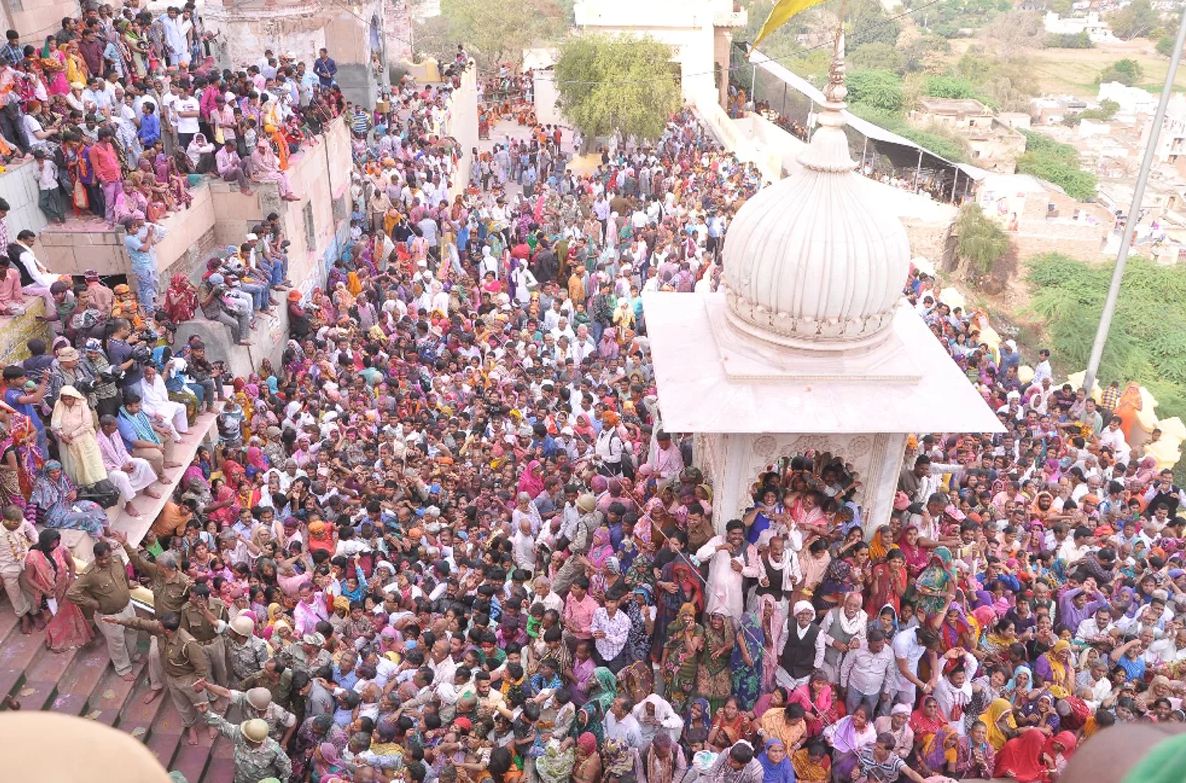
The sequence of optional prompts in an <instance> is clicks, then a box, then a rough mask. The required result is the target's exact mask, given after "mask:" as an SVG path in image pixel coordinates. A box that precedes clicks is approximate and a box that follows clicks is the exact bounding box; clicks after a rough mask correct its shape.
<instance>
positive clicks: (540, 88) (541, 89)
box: [533, 69, 569, 127]
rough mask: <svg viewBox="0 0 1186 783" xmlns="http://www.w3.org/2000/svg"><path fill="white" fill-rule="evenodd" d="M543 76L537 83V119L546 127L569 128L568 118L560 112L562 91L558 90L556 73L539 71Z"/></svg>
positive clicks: (535, 81)
mask: <svg viewBox="0 0 1186 783" xmlns="http://www.w3.org/2000/svg"><path fill="white" fill-rule="evenodd" d="M537 73H538V74H541V75H540V76H539V77H538V78H536V79H534V80H533V81H534V83H535V118H536V119H537V120H539V121H540V122H541V123H543V124H544V125H564V126H566V127H569V122H568V118H567V117H565V116H564V114H563V113H561V111H560V106H559V103H560V91H559V90H557V89H556V72H555V71H554V70H552V69H548V70H546V71H537Z"/></svg>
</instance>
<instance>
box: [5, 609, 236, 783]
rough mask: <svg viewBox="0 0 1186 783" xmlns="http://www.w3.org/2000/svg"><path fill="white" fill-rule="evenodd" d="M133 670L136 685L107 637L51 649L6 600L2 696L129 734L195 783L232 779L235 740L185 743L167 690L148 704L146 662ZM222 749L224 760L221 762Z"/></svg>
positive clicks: (30, 707) (204, 737) (27, 706)
mask: <svg viewBox="0 0 1186 783" xmlns="http://www.w3.org/2000/svg"><path fill="white" fill-rule="evenodd" d="M143 646H145V645H142V647H143ZM133 671H134V672H135V674H136V680H135V681H132V682H129V681H126V680H123V679H121V678H120V677H118V676H117V675H116V674H115V669H114V668H112V666H111V661H110V660H109V659H108V657H107V648H106V646H105V645H104V644H103V642H102V640H100V641H99V642H97V643H95V644H92V645H88V646H86V647H82V648H79V649H76V650H71V651H69V652H65V653H54V652H51V651H50V650H49V649H47V648H46V647H45V632H44V631H34V632H33V633H32V634H29V635H28V636H25V635H24V634H22V633H21V632H20V629H19V628H18V627H17V622H16V617H15V615H13V613H12V610H11V608H10V607H9V606H8V605H7V603H5V604H3V605H0V698H3V697H5V696H12V697H13V698H14V699H15V700H16V701H17V702H18V703H19V705H20V708H21V709H22V710H53V711H55V712H62V713H66V714H70V715H79V716H82V717H85V718H89V719H91V720H97V721H99V722H101V723H104V724H107V725H109V726H114V727H115V728H118V729H121V730H123V731H127V732H128V733H130V734H132V735H133V736H135V737H137V738H138V739H140V740H141V741H143V742H144V743H145V744H146V745H147V746H148V747H149V749H150V750H152V751H153V753H154V755H156V757H157V759H158V760H159V761H160V762H161V764H162V765H163V766H164V767H165V768H166V769H168V770H178V771H180V772H182V773H183V774H184V775H185V777H186V780H188V781H189V783H202V781H210V783H215V781H221V782H222V783H225V781H229V780H230V779H231V777H232V776H233V764H228V758H229V753H228V750H227V749H229V747H230V745H229V743H226V741H225V740H222V739H219V740H218V742H212V741H211V740H210V738H209V736H208V734H207V731H206V729H205V727H202V729H201V735H200V744H198V745H188V744H186V742H185V739H184V733H185V727H184V726H183V725H182V722H181V715H180V714H179V713H178V712H177V710H176V709H175V708H174V707H173V704H172V702H171V701H170V700H169V696H168V694H167V693H166V694H164V695H162V696H161V697H160V698H159V699H157V700H155V701H154V702H153V703H152V704H144V702H143V697H144V694H145V693H147V692H148V671H147V663H146V662H145V661H140V662H138V663H136V664H135V666H134V668H133ZM218 743H224V747H222V748H220V746H219V744H218ZM216 752H218V753H220V755H222V756H223V757H222V758H216V757H215V755H214V754H215V753H216Z"/></svg>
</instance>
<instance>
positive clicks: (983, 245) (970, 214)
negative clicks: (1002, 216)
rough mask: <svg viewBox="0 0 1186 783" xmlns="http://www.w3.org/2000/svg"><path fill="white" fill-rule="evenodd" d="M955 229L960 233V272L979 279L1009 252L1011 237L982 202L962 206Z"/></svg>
mask: <svg viewBox="0 0 1186 783" xmlns="http://www.w3.org/2000/svg"><path fill="white" fill-rule="evenodd" d="M953 232H954V233H955V235H956V251H955V253H956V269H955V271H956V274H957V275H959V276H960V277H962V278H963V279H965V280H967V281H969V282H973V283H975V282H978V281H979V280H980V279H982V278H983V277H984V276H986V275H988V274H989V273H990V272H991V271H992V268H993V266H994V265H995V264H996V263H997V262H998V261H999V260H1001V258H1003V257H1004V256H1005V254H1006V253H1007V252H1009V237H1008V235H1007V234H1005V231H1004V229H1002V228H1001V226H1000V224H998V223H997V222H996V221H995V220H992V219H991V218H989V217H988V216H986V215H985V214H984V210H982V209H981V208H980V205H979V204H974V203H970V204H965V205H963V206H962V207H960V211H959V216H958V217H957V218H956V220H955V228H954V230H953Z"/></svg>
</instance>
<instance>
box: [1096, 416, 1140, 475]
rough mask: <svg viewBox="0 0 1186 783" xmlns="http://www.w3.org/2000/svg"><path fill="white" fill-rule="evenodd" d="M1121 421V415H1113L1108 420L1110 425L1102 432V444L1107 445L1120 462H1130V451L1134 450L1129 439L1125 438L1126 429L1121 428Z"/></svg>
mask: <svg viewBox="0 0 1186 783" xmlns="http://www.w3.org/2000/svg"><path fill="white" fill-rule="evenodd" d="M1122 423H1123V422H1121V420H1120V417H1119V416H1113V417H1112V418H1111V419H1109V420H1108V426H1107V427H1105V428H1104V431H1103V432H1101V433H1100V445H1101V446H1107V447H1108V448H1109V449H1111V450H1112V453H1113V454H1114V455H1116V460H1117V461H1118V462H1125V463H1127V462H1128V455H1129V452H1130V451H1131V450H1132V449H1131V448H1130V447H1129V445H1128V441H1127V440H1125V439H1124V430H1122V429H1120V425H1121V424H1122Z"/></svg>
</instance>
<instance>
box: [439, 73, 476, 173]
mask: <svg viewBox="0 0 1186 783" xmlns="http://www.w3.org/2000/svg"><path fill="white" fill-rule="evenodd" d="M446 132H447V133H448V134H449V135H450V136H452V137H453V138H455V139H457V143H458V144H460V145H461V150H462V155H461V160H460V161H459V162H458V164H457V171H456V173H455V174H454V175H453V181H452V182H451V183H449V184H450V185H451V188H450V194H451V195H456V193H460V192H461V191H463V190H464V189H465V187H466V185H467V184H469V172H470V169H471V168H472V167H473V164H474V161H473V154H472V150H473V149H474V148H475V147H477V146H478V68H477V66H471V67H469V68H466V69H465V73H464V74H462V76H461V86H460V87H459V88H458V89H456V90H454V91H453V92H452V94H451V95H450V96H449V119H448V129H447V131H446Z"/></svg>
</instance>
